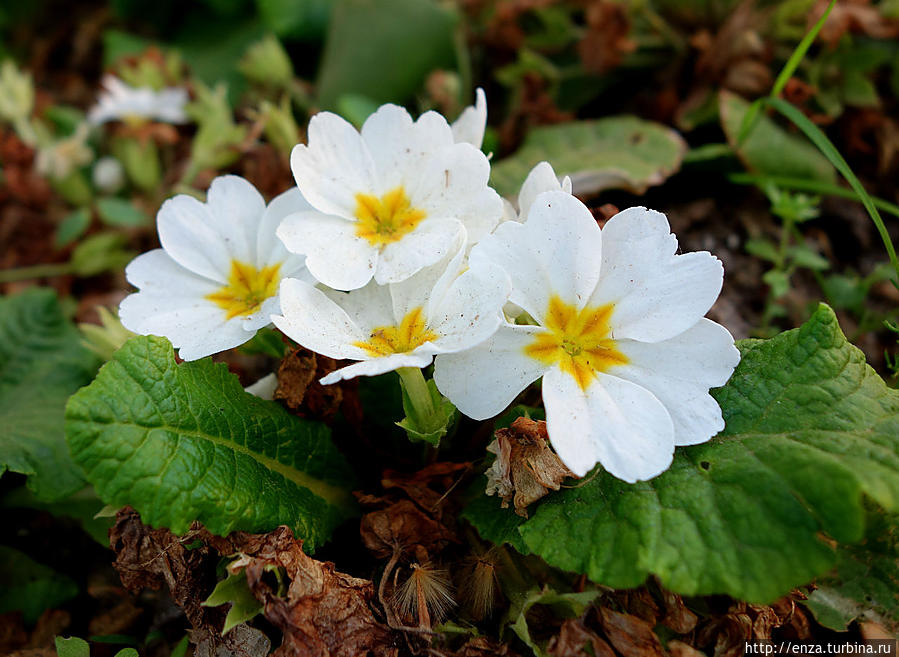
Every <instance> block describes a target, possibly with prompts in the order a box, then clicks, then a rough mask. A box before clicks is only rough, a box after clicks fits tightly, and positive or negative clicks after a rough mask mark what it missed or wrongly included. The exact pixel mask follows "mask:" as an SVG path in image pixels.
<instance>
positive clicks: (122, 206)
mask: <svg viewBox="0 0 899 657" xmlns="http://www.w3.org/2000/svg"><path fill="white" fill-rule="evenodd" d="M97 214H99V215H100V219H102V220H103V223H104V224H106V225H107V226H124V227H126V228H132V227H135V226H147V225H149V223H150V217H149V216H147V213H146V212H144V211H143V210H139V209H137V208H136V207H134V204H133V203H132V202H131V201H128V200H126V199H123V198H115V197H109V198H101V199H97Z"/></svg>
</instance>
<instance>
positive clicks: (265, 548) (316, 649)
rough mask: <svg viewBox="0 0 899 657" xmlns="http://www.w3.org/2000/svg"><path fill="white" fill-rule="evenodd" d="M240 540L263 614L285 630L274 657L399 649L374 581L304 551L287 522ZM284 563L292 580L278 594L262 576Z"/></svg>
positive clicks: (341, 656)
mask: <svg viewBox="0 0 899 657" xmlns="http://www.w3.org/2000/svg"><path fill="white" fill-rule="evenodd" d="M252 538H253V540H252V541H247V542H246V543H245V544H243V545H237V546H236V547H238V548H239V551H240V553H241V554H242V555H243V556H242V558H241V560H240V565H241V566H243V567H244V568H245V569H246V574H247V583H248V584H249V586H250V590H251V591H252V592H253V595H255V596H256V598H257V599H258V600H259V601H260V602H262V603H263V605H264V606H265V609H264V613H265V617H266V618H267V619H268V620H269V622H271V623H272V624H273V625H275V626H276V627H277V628H278V629H280V630H281V631H282V632H283V634H284V641H283V642H282V643H281V646H280V647H279V648H278V649H277V650H276V651H275V652H274V653H273V655H275V656H276V657H288V656H291V657H292V656H297V657H356V656H357V655H366V654H369V653H371V654H372V655H375V656H381V655H383V656H390V655H395V654H396V652H397V651H396V648H395V647H394V646H393V635H392V633H391V631H390V630H389V629H388V628H387V627H385V626H384V625H382V624H380V623H379V622H378V621H376V620H375V617H374V615H373V614H372V610H371V608H370V607H369V602H370V601H371V599H372V597H373V596H374V586H373V585H372V583H371V581H369V580H366V579H358V578H356V577H351V576H350V575H347V574H345V573H341V572H338V571H337V570H336V569H335V566H334V564H333V563H331V562H323V561H316V560H315V559H313V558H312V557H310V556H308V555H306V554H305V553H304V552H303V549H302V545H303V542H302V541H300V540H298V539H295V538H294V537H293V535H292V534H291V532H290V530H289V529H288V528H287V527H279V528H278V529H276V530H275V531H273V532H270V533H269V534H266V535H264V536H261V537H259V536H254V537H252ZM272 567H277V568H283V569H284V571H285V573H286V575H287V577H288V578H289V579H290V584H289V586H288V588H287V597H286V598H282V597H279V596H278V591H276V590H273V589H272V587H271V585H270V584H269V582H268V581H267V580H266V579H265V578H264V575H265V574H266V573H267V572H268V571H269V570H270V569H271V568H272Z"/></svg>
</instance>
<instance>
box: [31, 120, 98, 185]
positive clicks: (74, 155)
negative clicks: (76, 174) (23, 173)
mask: <svg viewBox="0 0 899 657" xmlns="http://www.w3.org/2000/svg"><path fill="white" fill-rule="evenodd" d="M88 130H89V128H88V125H87V123H79V124H78V127H77V128H76V129H75V132H74V133H72V134H71V135H69V136H68V137H63V138H62V139H59V140H57V141H54V142H52V143H50V144H48V145H46V146H41V147H40V148H38V151H37V159H36V161H35V168H36V169H37V170H38V173H40V174H41V175H42V176H46V177H48V178H53V179H56V180H61V179H63V178H65V177H66V176H68V175H69V174H70V173H72V171H74V170H75V169H77V168H79V167H82V166H84V165H85V164H88V163H89V162H90V161H91V160H93V159H94V152H93V151H92V150H91V147H90V146H88V145H87V137H88Z"/></svg>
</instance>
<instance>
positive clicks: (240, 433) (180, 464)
mask: <svg viewBox="0 0 899 657" xmlns="http://www.w3.org/2000/svg"><path fill="white" fill-rule="evenodd" d="M66 435H67V438H68V441H69V446H70V448H71V451H72V456H73V457H74V459H75V461H76V462H77V463H78V464H80V465H81V466H82V467H83V468H84V470H85V472H86V473H87V478H88V481H90V482H91V483H92V484H93V485H94V487H95V488H96V489H97V492H98V493H99V494H100V497H101V498H102V499H103V500H104V501H105V502H106V503H108V504H116V505H120V506H121V505H125V504H130V505H132V506H133V507H134V508H135V509H137V510H138V511H139V512H140V514H141V517H142V519H143V520H144V522H146V523H148V524H150V525H154V526H164V527H169V528H170V529H171V530H172V531H174V532H176V533H183V532H185V531H187V529H188V528H189V527H190V524H191V522H193V521H194V520H199V521H200V522H202V523H203V524H204V525H206V527H207V528H208V529H209V530H210V531H211V532H213V533H215V534H221V535H224V534H227V533H228V532H231V531H233V530H237V529H242V530H247V531H268V530H271V529H274V528H275V527H277V526H278V525H281V524H285V525H288V526H289V527H291V529H293V531H294V532H295V533H296V535H297V536H298V537H299V538H302V539H303V540H304V541H305V545H306V546H307V547H308V548H309V549H310V550H313V549H315V548H316V547H318V546H319V545H321V544H322V543H323V542H324V541H325V540H327V538H328V536H329V535H330V533H331V531H332V530H333V529H334V527H336V526H337V525H338V524H339V523H340V522H341V521H342V520H344V519H345V518H346V517H347V516H349V515H350V514H351V513H352V512H353V511H354V504H353V502H352V496H351V495H350V492H349V491H350V486H351V482H352V476H351V473H350V471H349V467H348V466H347V464H346V462H345V461H344V459H343V457H342V456H341V454H340V453H339V452H338V451H337V449H336V448H335V447H334V445H333V443H332V442H331V440H330V431H329V429H328V428H327V427H326V426H325V425H324V424H322V423H319V422H311V421H308V420H302V419H299V418H297V417H294V416H292V415H290V414H289V413H287V412H286V411H285V410H284V409H283V408H281V407H280V406H279V405H278V404H276V403H274V402H269V401H265V400H262V399H259V398H258V397H254V396H253V395H250V394H248V393H246V392H244V390H243V388H242V387H241V386H240V383H239V382H238V380H237V377H236V376H234V375H233V374H231V373H229V372H228V369H227V368H226V367H225V366H224V365H223V364H215V363H213V362H212V361H211V360H210V359H204V360H201V361H195V362H190V363H183V364H181V365H176V364H175V359H174V355H173V353H172V346H171V344H170V343H169V341H168V340H166V339H164V338H158V337H152V336H150V337H145V336H142V337H137V338H133V339H131V340H129V341H128V342H127V343H125V346H123V347H122V348H121V349H120V350H119V351H118V352H116V354H115V356H114V357H113V359H112V360H111V361H110V362H108V363H107V364H106V365H104V366H103V368H102V369H101V370H100V373H99V374H98V375H97V378H96V380H95V381H94V382H93V383H92V384H91V385H89V386H88V387H86V388H84V389H83V390H81V391H80V392H78V394H76V395H74V396H73V397H72V399H71V400H70V401H69V404H68V406H67V408H66Z"/></svg>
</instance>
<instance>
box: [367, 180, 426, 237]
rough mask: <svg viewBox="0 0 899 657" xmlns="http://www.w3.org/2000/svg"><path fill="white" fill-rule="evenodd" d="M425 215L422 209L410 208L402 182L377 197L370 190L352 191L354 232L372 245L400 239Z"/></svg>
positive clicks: (413, 228) (410, 204)
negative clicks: (354, 193) (354, 207)
mask: <svg viewBox="0 0 899 657" xmlns="http://www.w3.org/2000/svg"><path fill="white" fill-rule="evenodd" d="M424 218H425V211H424V210H419V209H418V208H413V207H412V203H411V202H410V201H409V197H408V196H406V190H405V189H403V188H402V186H400V187H397V188H396V189H394V190H393V191H390V192H387V193H386V194H384V196H382V197H381V198H378V197H377V196H374V195H372V194H361V193H360V194H356V219H358V220H359V222H358V224H357V225H356V235H358V236H359V237H364V238H365V239H367V240H368V241H369V242H370V243H371V245H372V246H377V247H382V246H384V245H386V244H390V243H391V242H396V241H398V240H401V239H402V238H403V236H404V235H406V234H408V233H411V232H412V231H413V230H415V227H416V226H417V225H418V224H419V223H420V222H421V220H422V219H424Z"/></svg>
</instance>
